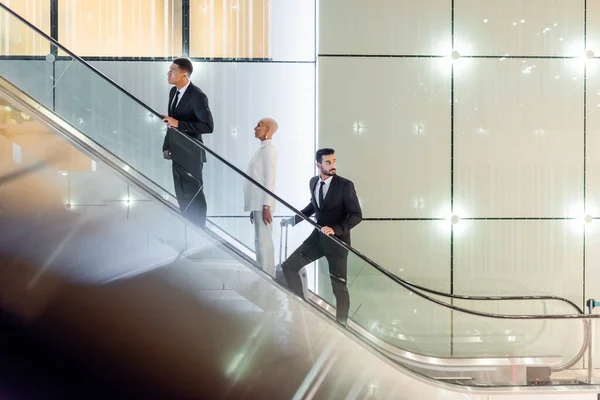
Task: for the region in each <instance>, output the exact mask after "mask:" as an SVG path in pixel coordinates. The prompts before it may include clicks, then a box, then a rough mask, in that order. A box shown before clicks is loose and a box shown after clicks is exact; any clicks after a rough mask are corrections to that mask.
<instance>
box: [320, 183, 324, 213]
mask: <svg viewBox="0 0 600 400" xmlns="http://www.w3.org/2000/svg"><path fill="white" fill-rule="evenodd" d="M323 186H325V182H323V181H321V186H320V187H319V209H322V208H323Z"/></svg>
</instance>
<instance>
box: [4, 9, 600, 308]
mask: <svg viewBox="0 0 600 400" xmlns="http://www.w3.org/2000/svg"><path fill="white" fill-rule="evenodd" d="M0 8H1V9H3V10H5V11H6V12H8V13H9V14H10V15H12V16H13V17H15V18H17V19H18V20H19V21H21V22H22V23H23V24H25V25H26V26H27V27H29V28H30V29H33V30H34V31H35V32H36V33H37V34H39V35H40V36H42V37H43V38H45V39H46V40H48V41H49V42H50V43H52V44H53V45H54V46H56V47H58V48H60V49H61V50H62V51H64V52H65V53H67V54H68V55H69V56H71V57H72V58H73V59H75V60H77V61H78V62H80V63H81V64H83V65H84V66H85V67H86V68H88V69H90V70H91V71H92V72H93V73H95V74H96V75H98V76H100V77H101V78H102V79H104V80H106V81H107V82H108V83H109V84H111V85H112V86H113V87H115V88H116V89H117V90H119V91H120V92H122V93H123V94H124V95H126V96H127V97H129V98H130V99H131V100H133V101H134V102H136V103H137V104H139V105H140V106H141V107H143V108H144V109H145V110H147V111H148V112H150V113H151V114H152V115H154V116H156V117H157V118H160V119H162V118H163V116H162V114H160V113H159V112H157V111H156V110H154V109H153V108H151V107H150V106H148V105H147V104H145V103H144V102H142V101H141V100H140V99H138V98H137V97H135V96H134V95H133V94H131V93H130V92H129V91H127V90H126V89H125V88H123V87H122V86H121V85H119V84H117V83H116V82H115V81H113V80H112V79H111V78H109V77H108V76H106V75H105V74H103V73H102V72H100V71H99V70H98V69H96V68H95V67H94V66H92V65H91V64H89V63H88V62H87V61H85V60H84V59H82V58H81V57H79V56H78V55H76V54H74V53H73V52H71V51H70V50H68V49H67V48H65V47H64V46H63V45H61V44H60V43H59V42H58V41H56V40H55V39H53V38H52V37H50V36H48V35H47V34H46V33H44V32H43V31H41V30H40V29H39V28H37V27H36V26H35V25H33V24H31V23H30V22H29V21H27V20H26V19H24V18H23V17H21V16H20V15H19V14H17V13H15V12H14V11H12V10H11V9H10V8H8V7H7V6H5V5H4V4H2V3H0ZM170 129H172V130H173V131H175V132H177V133H179V134H180V135H182V136H183V137H185V138H186V139H187V140H189V142H190V143H191V144H193V145H196V146H198V147H199V148H201V149H203V150H204V151H206V152H207V153H209V154H210V155H212V156H213V157H215V158H216V159H218V160H219V161H221V162H222V163H223V164H225V165H226V166H227V167H229V168H230V169H232V170H233V171H235V172H236V173H237V174H238V175H240V176H241V177H243V178H244V179H246V180H248V181H250V182H252V184H254V185H256V186H257V187H258V188H260V189H261V190H262V191H264V192H266V193H267V194H269V195H270V196H271V197H273V198H274V199H275V200H277V201H279V202H280V203H281V204H283V205H284V206H285V207H287V208H288V209H290V210H291V211H293V212H294V213H295V214H296V215H298V216H300V217H301V218H302V219H304V220H305V221H307V222H308V223H309V224H311V225H312V226H313V227H314V228H315V229H319V230H320V229H321V227H320V226H319V225H318V224H317V223H316V222H314V221H312V220H311V219H310V218H308V217H306V216H304V215H303V214H302V213H301V212H300V211H299V210H297V209H296V208H295V207H293V206H292V205H291V204H289V203H288V202H286V201H285V200H283V199H282V198H281V197H279V196H278V195H276V194H275V193H273V192H271V191H270V190H269V189H267V188H266V187H264V186H263V185H261V184H260V183H259V182H257V181H256V180H254V179H253V178H252V177H250V176H249V175H247V174H246V173H245V172H244V171H242V170H240V169H239V168H237V167H236V166H235V165H233V164H231V163H230V162H229V161H227V160H226V159H224V158H223V157H222V156H220V155H219V154H217V153H216V152H214V151H213V150H212V149H210V148H209V147H207V146H206V145H205V144H204V143H201V142H200V141H198V140H195V139H193V138H191V137H190V136H188V135H186V134H184V133H182V132H180V131H179V130H178V129H175V128H170ZM138 173H139V172H138ZM142 175H143V174H142ZM329 238H330V239H331V240H333V241H334V242H336V243H337V244H338V245H339V246H342V247H343V248H345V249H346V250H348V251H350V252H352V253H353V254H355V255H356V256H357V257H359V258H360V259H362V260H363V261H365V262H366V263H368V264H370V265H371V266H372V267H374V268H375V269H377V270H378V271H379V272H381V273H383V274H384V275H386V276H387V277H388V278H390V279H392V280H393V281H395V282H396V283H398V284H400V285H401V286H403V287H404V288H405V289H407V290H411V289H417V290H416V291H415V290H413V292H415V293H418V294H419V295H420V296H424V298H426V299H428V300H431V301H433V302H435V303H438V304H440V305H443V306H447V307H450V308H452V309H454V310H456V311H463V312H469V311H467V310H468V309H465V308H462V307H458V306H455V305H452V304H448V303H444V302H440V301H438V300H436V299H433V298H431V297H429V296H427V295H425V294H423V293H420V292H419V291H424V292H427V293H430V294H433V295H438V296H442V297H448V298H452V299H460V300H476V301H486V300H489V301H500V300H515V301H519V300H525V301H526V300H556V301H561V302H565V303H568V304H569V305H570V306H572V307H573V308H574V309H575V310H576V311H577V313H578V314H580V315H584V314H583V311H582V309H581V308H580V307H579V306H577V305H576V304H575V303H574V302H572V301H571V300H569V299H566V298H563V297H558V296H541V295H540V296H538V295H534V296H470V295H457V294H452V293H446V292H441V291H438V290H434V289H430V288H426V287H423V286H420V285H417V284H415V283H412V282H409V281H407V280H406V279H404V278H401V277H399V276H397V275H396V274H394V273H392V272H390V271H388V270H387V269H385V268H383V267H382V266H380V265H379V264H377V263H376V262H375V261H373V260H371V259H370V258H368V257H367V256H365V255H364V254H362V253H361V252H359V251H358V250H356V249H355V248H353V247H352V246H350V245H348V244H346V243H344V242H342V241H341V240H340V239H338V238H337V237H335V236H329ZM472 312H473V313H476V314H479V315H481V316H488V317H489V316H492V315H497V316H498V317H510V316H507V315H501V314H489V313H481V314H480V312H478V311H472ZM556 316H559V317H565V316H567V315H556ZM512 317H538V316H537V315H515V316H512ZM540 317H543V316H540ZM548 317H549V316H548ZM599 317H600V315H599ZM544 319H545V318H544Z"/></svg>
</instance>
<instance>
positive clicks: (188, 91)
mask: <svg viewBox="0 0 600 400" xmlns="http://www.w3.org/2000/svg"><path fill="white" fill-rule="evenodd" d="M192 86H193V85H192V84H191V83H190V86H188V87H187V89H185V92H184V93H183V96H182V97H181V100H179V104H177V107H175V111H180V110H183V108H184V107H185V104H186V103H187V102H188V100H189V99H190V96H191V95H192Z"/></svg>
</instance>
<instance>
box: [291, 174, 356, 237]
mask: <svg viewBox="0 0 600 400" xmlns="http://www.w3.org/2000/svg"><path fill="white" fill-rule="evenodd" d="M318 183H319V177H318V176H315V177H313V178H311V179H310V184H309V186H310V203H309V204H308V205H307V206H306V207H304V209H303V210H302V211H301V212H302V214H304V216H306V217H311V216H312V215H313V214H314V215H315V216H316V218H317V224H319V225H320V226H328V227H330V228H332V229H333V231H334V232H335V236H336V237H337V238H339V239H340V240H341V241H343V242H344V243H346V244H348V245H350V244H351V240H350V229H352V228H354V227H355V226H356V225H358V224H359V223H360V221H362V211H361V209H360V204H359V203H358V197H357V196H356V190H355V189H354V183H352V181H350V180H348V179H346V178H342V177H341V176H338V175H334V176H333V177H332V178H331V183H330V185H331V186H330V187H329V190H328V191H327V195H326V196H325V199H323V205H322V207H321V208H320V209H319V207H318V206H317V200H316V199H315V188H316V187H317V184H318ZM300 221H302V218H301V217H300V216H299V215H296V217H295V219H294V225H295V224H297V223H298V222H300ZM307 240H319V241H320V242H321V244H323V245H325V246H327V247H331V246H335V243H334V242H333V241H331V240H330V239H327V238H326V237H325V235H323V234H321V233H319V231H317V230H315V231H314V232H313V233H312V234H311V235H310V236H309V238H308V239H307ZM338 247H341V246H339V245H338Z"/></svg>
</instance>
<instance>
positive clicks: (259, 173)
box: [244, 140, 277, 211]
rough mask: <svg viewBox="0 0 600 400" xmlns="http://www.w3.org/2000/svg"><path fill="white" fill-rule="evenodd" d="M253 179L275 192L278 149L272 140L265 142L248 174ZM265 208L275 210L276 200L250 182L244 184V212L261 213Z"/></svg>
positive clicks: (253, 160) (253, 158)
mask: <svg viewBox="0 0 600 400" xmlns="http://www.w3.org/2000/svg"><path fill="white" fill-rule="evenodd" d="M246 173H247V174H248V175H249V176H250V177H251V178H252V179H254V180H255V181H257V182H258V183H260V184H261V185H263V186H264V187H266V188H267V189H269V190H270V191H271V192H275V176H276V175H277V148H276V147H275V145H273V142H271V140H263V141H262V142H261V144H260V149H258V151H257V152H256V154H254V156H253V157H252V160H251V161H250V164H249V165H248V170H247V172H246ZM264 206H270V207H271V210H274V209H275V199H274V198H273V197H272V196H271V195H269V194H267V193H266V192H264V191H263V190H262V189H260V188H259V187H258V186H256V185H255V184H253V183H252V182H250V181H245V182H244V210H245V211H261V210H262V209H263V207H264Z"/></svg>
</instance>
